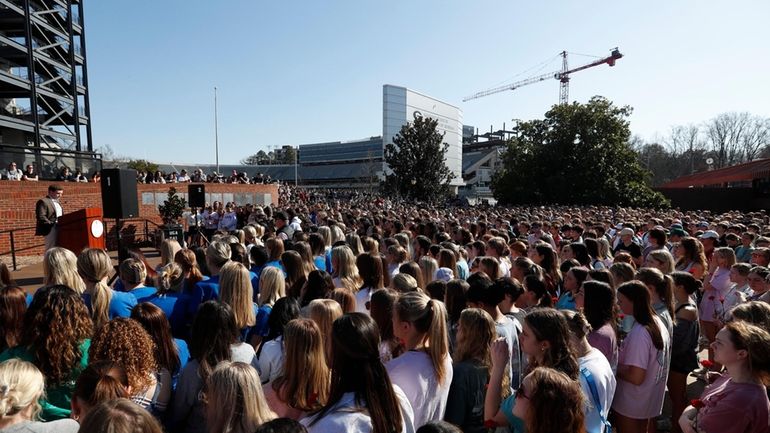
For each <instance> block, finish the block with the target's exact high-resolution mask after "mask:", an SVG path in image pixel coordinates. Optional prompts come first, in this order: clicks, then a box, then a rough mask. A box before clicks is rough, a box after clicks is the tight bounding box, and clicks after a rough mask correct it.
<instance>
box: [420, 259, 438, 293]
mask: <svg viewBox="0 0 770 433" xmlns="http://www.w3.org/2000/svg"><path fill="white" fill-rule="evenodd" d="M418 264H419V265H420V272H421V273H422V281H423V284H425V285H426V286H427V285H428V283H430V282H432V281H433V280H435V279H436V271H438V262H437V261H436V259H434V258H433V257H431V256H422V257H420V262H419V263H418Z"/></svg>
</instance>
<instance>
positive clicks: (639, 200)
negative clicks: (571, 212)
mask: <svg viewBox="0 0 770 433" xmlns="http://www.w3.org/2000/svg"><path fill="white" fill-rule="evenodd" d="M630 114H631V108H630V107H628V106H624V107H617V106H615V105H614V104H612V102H610V101H609V100H607V99H605V98H602V97H594V98H592V99H591V100H590V101H589V102H588V103H587V104H579V103H572V104H568V105H567V104H565V105H557V106H554V107H553V108H552V109H551V110H550V111H548V112H547V113H546V114H545V118H544V119H542V120H540V119H538V120H531V121H527V122H519V123H518V125H517V126H516V127H515V128H514V131H515V135H514V137H513V138H511V140H510V141H509V143H508V147H507V149H506V151H505V153H504V155H503V167H502V168H501V169H500V170H498V172H497V173H496V174H495V176H494V178H493V182H492V188H493V191H494V195H495V198H496V199H497V200H499V201H500V202H501V203H506V204H545V203H563V204H582V205H590V204H605V205H619V206H638V207H664V206H668V202H667V200H666V199H665V197H664V196H663V195H662V194H660V193H658V192H655V191H653V190H652V189H651V188H650V187H649V185H648V181H649V178H650V173H649V172H648V171H646V170H645V169H644V168H642V166H641V165H640V164H639V160H638V157H637V155H636V153H635V152H634V149H633V147H632V146H631V143H630V138H631V132H630V130H629V123H628V120H627V118H628V116H629V115H630Z"/></svg>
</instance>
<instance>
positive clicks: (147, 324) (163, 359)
mask: <svg viewBox="0 0 770 433" xmlns="http://www.w3.org/2000/svg"><path fill="white" fill-rule="evenodd" d="M131 318H132V319H134V320H136V321H137V322H138V323H139V324H140V325H142V327H143V328H144V330H145V331H147V333H148V334H150V337H151V338H152V341H154V342H155V357H156V358H157V360H158V367H161V368H165V369H167V370H168V372H169V373H171V374H172V375H173V374H174V373H175V372H176V371H177V370H179V366H180V365H181V362H180V359H179V352H178V351H177V347H176V343H174V338H173V337H172V336H171V325H170V324H169V322H168V319H167V318H166V315H165V314H163V310H161V309H160V308H159V307H158V306H156V305H155V304H151V303H149V302H142V303H141V304H139V305H137V306H136V307H134V309H133V310H131Z"/></svg>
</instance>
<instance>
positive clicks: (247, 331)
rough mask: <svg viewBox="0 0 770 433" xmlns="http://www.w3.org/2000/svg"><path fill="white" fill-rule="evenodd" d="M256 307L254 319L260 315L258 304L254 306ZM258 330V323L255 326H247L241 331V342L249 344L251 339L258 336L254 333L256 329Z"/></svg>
mask: <svg viewBox="0 0 770 433" xmlns="http://www.w3.org/2000/svg"><path fill="white" fill-rule="evenodd" d="M252 305H253V306H254V317H256V316H257V315H258V314H259V307H257V304H252ZM255 328H256V322H255V324H254V326H247V327H245V328H243V329H241V336H240V339H241V342H243V343H248V342H249V341H250V340H251V337H252V336H253V335H258V334H255V333H254V329H255Z"/></svg>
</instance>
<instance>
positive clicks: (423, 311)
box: [396, 292, 449, 383]
mask: <svg viewBox="0 0 770 433" xmlns="http://www.w3.org/2000/svg"><path fill="white" fill-rule="evenodd" d="M396 311H398V315H399V318H400V319H401V320H402V321H404V322H410V323H412V324H413V325H414V326H415V328H416V329H417V331H418V332H420V333H422V334H425V335H424V337H423V340H424V341H425V342H426V344H425V349H424V350H425V352H426V353H427V354H428V356H429V357H430V360H431V363H432V364H433V370H434V373H435V374H436V379H437V380H438V382H439V383H442V382H443V381H444V379H445V378H446V376H447V374H448V372H447V371H446V370H447V369H446V367H445V366H444V361H445V359H446V357H447V354H448V353H449V338H448V336H447V325H446V321H447V314H446V310H444V307H443V305H442V303H441V302H439V301H437V300H435V299H430V298H429V297H428V296H427V295H425V294H424V293H421V292H407V293H403V294H401V296H400V297H399V298H398V303H397V304H396Z"/></svg>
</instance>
